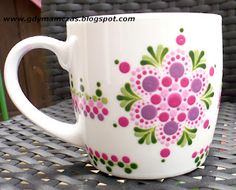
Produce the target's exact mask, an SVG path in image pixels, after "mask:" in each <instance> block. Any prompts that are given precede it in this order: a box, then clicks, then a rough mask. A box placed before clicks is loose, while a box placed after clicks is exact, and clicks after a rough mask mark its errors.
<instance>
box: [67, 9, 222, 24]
mask: <svg viewBox="0 0 236 190" xmlns="http://www.w3.org/2000/svg"><path fill="white" fill-rule="evenodd" d="M114 16H116V17H117V18H120V17H135V20H136V19H137V20H145V19H149V20H151V19H158V18H162V19H163V18H164V19H168V18H170V17H171V18H173V16H180V17H186V18H188V17H198V18H204V19H205V18H206V17H207V18H212V19H218V20H219V21H222V16H221V15H219V14H215V13H201V12H151V13H150V12H149V13H124V14H123V13H121V14H108V15H93V16H81V17H75V18H72V19H73V20H68V21H66V25H75V24H88V23H93V22H90V21H76V19H79V18H82V17H92V18H95V17H97V18H100V17H102V18H105V17H114ZM97 23H99V22H97ZM109 23H114V22H113V21H111V22H109ZM116 23H119V22H116ZM94 24H96V23H94Z"/></svg>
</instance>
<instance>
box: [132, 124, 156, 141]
mask: <svg viewBox="0 0 236 190" xmlns="http://www.w3.org/2000/svg"><path fill="white" fill-rule="evenodd" d="M155 129H156V127H153V128H149V129H142V128H139V127H135V128H134V135H135V136H136V137H138V138H139V140H138V143H139V144H144V142H145V144H147V145H149V144H151V143H152V144H155V143H157V139H156V136H155Z"/></svg>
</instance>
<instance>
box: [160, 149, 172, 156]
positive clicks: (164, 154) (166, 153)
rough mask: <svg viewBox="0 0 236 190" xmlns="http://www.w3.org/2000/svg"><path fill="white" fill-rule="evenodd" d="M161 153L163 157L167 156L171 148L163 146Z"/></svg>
mask: <svg viewBox="0 0 236 190" xmlns="http://www.w3.org/2000/svg"><path fill="white" fill-rule="evenodd" d="M160 155H161V156H162V157H163V158H167V157H168V156H169V155H170V150H169V149H168V148H163V149H162V150H161V152H160Z"/></svg>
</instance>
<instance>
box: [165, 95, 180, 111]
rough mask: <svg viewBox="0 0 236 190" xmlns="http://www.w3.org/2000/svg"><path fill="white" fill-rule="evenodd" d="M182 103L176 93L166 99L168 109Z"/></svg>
mask: <svg viewBox="0 0 236 190" xmlns="http://www.w3.org/2000/svg"><path fill="white" fill-rule="evenodd" d="M181 102H182V98H181V96H180V95H179V94H178V93H173V94H171V95H170V96H169V97H168V104H169V106H170V107H173V108H176V107H178V106H179V105H180V104H181Z"/></svg>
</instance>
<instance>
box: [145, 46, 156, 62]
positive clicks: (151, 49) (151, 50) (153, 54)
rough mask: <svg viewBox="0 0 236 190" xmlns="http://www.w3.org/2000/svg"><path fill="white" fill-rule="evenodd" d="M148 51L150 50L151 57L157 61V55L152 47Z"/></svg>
mask: <svg viewBox="0 0 236 190" xmlns="http://www.w3.org/2000/svg"><path fill="white" fill-rule="evenodd" d="M147 50H148V52H149V53H150V54H151V56H152V57H153V58H154V59H155V60H157V57H156V54H155V53H154V51H153V48H152V46H148V48H147Z"/></svg>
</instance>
